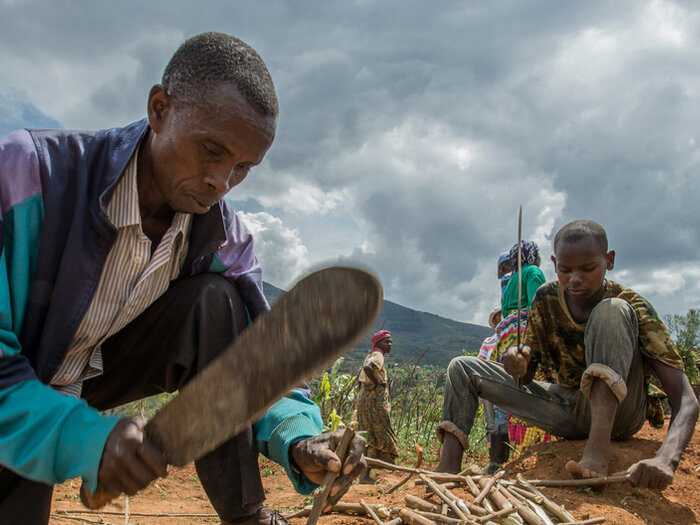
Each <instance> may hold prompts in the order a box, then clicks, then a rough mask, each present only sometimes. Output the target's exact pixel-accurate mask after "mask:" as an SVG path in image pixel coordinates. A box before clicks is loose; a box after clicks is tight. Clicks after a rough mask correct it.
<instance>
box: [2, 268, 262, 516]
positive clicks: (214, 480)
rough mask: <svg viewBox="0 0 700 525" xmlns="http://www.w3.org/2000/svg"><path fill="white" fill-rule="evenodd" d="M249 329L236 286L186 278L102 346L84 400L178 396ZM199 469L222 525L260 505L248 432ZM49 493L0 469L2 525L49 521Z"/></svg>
mask: <svg viewBox="0 0 700 525" xmlns="http://www.w3.org/2000/svg"><path fill="white" fill-rule="evenodd" d="M247 325H248V316H247V314H246V310H245V307H244V305H243V302H242V300H241V298H240V296H239V295H238V291H237V290H236V287H235V285H234V284H233V283H232V282H231V281H229V280H228V279H226V278H224V277H222V276H220V275H215V274H202V275H198V276H195V277H190V278H188V279H184V280H182V281H180V282H178V283H176V284H174V285H173V286H171V288H170V289H169V290H168V291H167V292H166V293H165V294H164V295H163V296H162V297H161V298H160V299H158V300H157V301H156V302H155V303H153V304H152V305H151V306H150V307H149V308H148V309H146V310H145V311H144V312H143V313H142V314H141V315H140V316H139V317H138V318H136V319H135V320H134V321H132V322H131V323H130V324H129V325H127V326H126V327H124V328H123V329H122V330H121V331H120V332H119V333H117V334H115V335H114V336H113V337H111V338H110V339H108V340H107V341H105V343H104V344H103V345H102V359H103V363H104V373H103V374H102V375H101V376H99V377H96V378H94V379H90V380H88V381H86V382H85V383H84V385H83V393H82V396H83V398H85V400H86V401H87V402H88V403H89V404H90V405H91V406H93V407H95V408H97V409H99V410H106V409H108V408H114V407H116V406H119V405H122V404H124V403H128V402H130V401H134V400H137V399H141V398H144V397H147V396H151V395H155V394H159V393H161V392H174V391H175V390H177V389H178V388H180V387H182V386H183V385H184V384H185V383H187V381H189V380H190V379H191V378H192V377H194V375H195V374H197V372H198V371H200V370H202V369H203V368H204V367H205V366H206V365H207V364H208V363H209V362H210V361H212V360H213V359H214V358H215V357H216V356H217V355H219V353H220V352H221V351H222V350H223V349H224V348H226V346H227V345H228V344H229V343H231V341H233V340H234V339H235V337H236V335H237V334H238V333H240V331H241V330H243V329H244V328H245V327H246V326H247ZM232 380H235V378H232ZM195 467H196V469H197V474H198V475H199V479H200V480H201V482H202V485H203V486H204V490H205V491H206V493H207V496H208V497H209V499H210V501H211V503H212V505H213V506H214V509H215V510H216V512H217V513H218V514H219V516H220V518H221V519H222V520H223V521H229V522H232V521H235V520H238V519H241V518H243V517H245V516H249V515H251V514H253V513H255V512H256V511H257V510H258V509H259V508H260V506H261V505H262V502H263V501H264V499H265V495H264V491H263V487H262V482H261V480H260V471H259V468H258V451H257V445H256V443H255V440H254V438H253V433H252V430H251V429H250V428H248V429H247V430H245V431H243V432H242V433H240V434H239V435H237V436H235V437H234V438H232V439H231V440H230V441H228V442H226V443H224V444H223V445H222V446H220V447H219V448H217V449H216V450H214V451H212V452H210V453H209V454H207V455H206V456H204V457H203V458H201V459H199V460H198V461H196V462H195ZM52 492H53V487H51V486H50V485H45V484H43V483H37V482H33V481H30V480H27V479H24V478H21V477H19V476H17V475H15V474H14V473H12V472H11V471H9V470H7V469H2V467H0V523H2V524H3V525H15V524H17V525H44V524H46V523H48V520H49V514H50V509H51V496H52ZM76 493H77V489H76Z"/></svg>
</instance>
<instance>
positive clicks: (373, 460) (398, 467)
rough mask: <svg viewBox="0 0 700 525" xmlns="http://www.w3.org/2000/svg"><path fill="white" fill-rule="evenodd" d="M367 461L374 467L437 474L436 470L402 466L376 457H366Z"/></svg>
mask: <svg viewBox="0 0 700 525" xmlns="http://www.w3.org/2000/svg"><path fill="white" fill-rule="evenodd" d="M365 461H366V462H367V466H368V467H372V468H383V469H385V470H398V471H399V472H412V473H413V474H425V475H427V476H429V475H431V474H435V472H432V471H430V470H424V469H422V468H411V467H402V466H401V465H394V464H393V463H387V462H386V461H382V460H381V459H376V458H367V457H366V458H365Z"/></svg>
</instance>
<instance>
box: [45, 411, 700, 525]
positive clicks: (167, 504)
mask: <svg viewBox="0 0 700 525" xmlns="http://www.w3.org/2000/svg"><path fill="white" fill-rule="evenodd" d="M667 424H668V423H667ZM698 426H699V427H700V424H699V425H698ZM665 435H666V429H663V430H656V429H653V428H651V427H649V426H645V427H644V428H643V429H642V430H641V431H640V432H639V433H638V434H637V435H636V436H635V437H634V438H633V439H631V440H629V441H626V442H621V443H614V444H613V455H614V459H613V464H612V470H611V472H615V471H618V470H623V469H625V468H627V467H628V466H629V465H631V464H632V463H634V462H636V461H638V460H640V459H642V458H645V457H650V456H653V455H654V453H655V452H656V450H657V448H658V447H659V444H660V443H661V441H662V439H663V438H664V436H665ZM583 444H584V442H583V441H561V442H557V443H551V444H540V445H537V446H535V447H532V448H531V449H530V450H529V451H528V452H526V453H525V454H524V455H523V456H521V457H519V458H517V459H514V460H512V461H511V462H510V463H509V464H508V465H507V467H508V468H509V469H511V470H512V471H514V472H523V473H524V474H525V477H527V478H530V479H566V478H568V476H567V475H566V474H565V472H564V469H563V466H564V464H565V463H566V461H567V460H569V459H578V458H579V457H580V455H581V451H582V450H583ZM477 459H480V460H481V462H482V463H483V458H477ZM260 466H261V469H262V474H263V484H264V486H265V492H266V494H267V503H268V505H270V506H271V507H273V508H276V509H278V510H280V511H281V512H282V513H286V512H291V511H294V510H297V509H299V508H301V507H303V506H304V505H307V504H310V503H311V499H310V498H308V497H307V498H305V497H304V496H302V495H299V494H297V493H295V492H294V490H293V488H292V486H291V484H290V482H289V481H288V480H287V478H286V476H285V474H284V472H283V471H282V469H281V468H280V467H279V466H277V465H275V464H273V463H271V462H269V461H267V460H261V463H260ZM374 473H375V474H376V475H377V477H378V478H379V479H380V483H379V484H377V485H358V484H355V485H353V486H352V487H351V488H350V491H349V492H348V493H347V494H346V495H345V496H344V497H343V500H342V501H346V502H359V500H360V498H363V499H364V500H365V501H366V502H367V503H382V504H384V505H385V506H387V507H389V506H392V505H396V506H403V497H404V494H406V493H412V494H415V495H419V496H423V495H424V491H423V488H422V487H416V486H414V484H413V482H409V483H408V484H407V485H404V487H402V488H401V489H399V490H398V491H397V492H395V493H394V494H391V495H388V496H384V495H383V494H382V491H383V490H387V489H388V488H389V487H390V486H391V485H393V484H394V483H395V482H396V481H398V480H400V479H401V478H402V477H403V474H401V473H390V472H387V471H374ZM699 478H700V433H698V432H697V427H696V432H695V435H694V436H693V439H692V441H691V442H690V444H689V445H688V448H687V449H686V451H685V454H684V455H683V458H682V460H681V464H680V466H679V467H678V470H677V472H676V476H675V478H674V482H673V485H672V486H670V487H669V488H667V489H666V490H664V491H663V492H661V493H657V492H652V491H648V490H637V489H635V488H633V487H631V486H629V485H627V484H619V485H613V486H609V487H607V488H606V490H605V491H604V492H603V493H593V492H591V491H590V490H581V489H571V488H567V489H556V488H543V489H541V490H542V492H543V493H544V494H545V495H547V496H548V497H549V498H551V499H552V500H554V501H556V502H557V503H559V504H561V505H564V506H565V507H566V509H567V510H568V511H569V512H570V513H571V514H573V515H574V517H576V518H577V519H580V520H583V519H588V518H593V517H598V516H605V517H606V518H607V520H608V521H607V523H611V524H615V525H637V524H653V525H687V524H690V523H699V521H698V520H700V490H698V487H699V486H700V479H699ZM78 488H79V483H78V481H77V480H74V481H69V482H66V483H63V484H62V485H60V486H57V487H56V490H55V491H54V504H53V508H52V516H51V521H50V523H51V525H75V524H77V523H100V524H106V525H109V524H115V525H116V524H124V523H126V521H125V513H124V511H125V508H126V504H125V498H124V497H121V498H120V499H119V500H117V501H116V502H115V503H114V504H112V505H110V506H109V507H107V508H106V509H105V510H107V511H111V512H114V514H107V513H104V512H103V513H99V512H98V513H91V514H83V513H80V514H78V513H77V512H76V511H79V510H84V509H83V507H82V506H81V504H80V501H79V500H78V498H77V494H78ZM455 493H456V494H459V495H461V494H463V493H462V492H461V491H460V489H455ZM129 511H130V517H129V521H128V523H131V524H133V525H135V524H138V525H164V524H173V525H185V524H195V523H218V520H217V519H216V518H215V517H210V516H191V517H175V516H173V514H178V513H179V514H213V510H212V508H211V506H210V505H209V501H208V500H207V498H206V496H205V494H204V492H203V490H202V487H201V485H200V483H199V480H198V479H197V476H196V473H195V470H194V467H193V466H192V465H189V466H188V467H186V468H184V469H176V470H174V471H173V472H172V473H171V474H170V476H169V477H168V478H165V479H161V480H159V481H158V482H157V483H155V484H153V485H151V486H150V487H149V488H148V489H146V490H144V491H143V493H141V494H139V495H137V496H134V497H132V498H129ZM62 512H69V513H70V516H71V517H69V516H66V515H62ZM137 512H140V513H149V514H166V516H161V517H158V516H139V515H134V514H133V513H137ZM291 523H292V525H305V523H306V518H299V519H293V520H291ZM370 523H373V522H371V521H370V520H369V519H365V518H361V517H352V516H342V515H324V516H322V517H321V519H320V520H319V524H320V525H369V524H370Z"/></svg>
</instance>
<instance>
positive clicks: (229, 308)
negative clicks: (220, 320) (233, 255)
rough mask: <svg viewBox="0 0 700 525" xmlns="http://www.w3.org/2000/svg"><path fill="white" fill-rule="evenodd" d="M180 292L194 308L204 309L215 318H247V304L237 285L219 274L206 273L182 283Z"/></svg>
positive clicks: (179, 284)
mask: <svg viewBox="0 0 700 525" xmlns="http://www.w3.org/2000/svg"><path fill="white" fill-rule="evenodd" d="M178 286H179V287H182V288H183V290H182V291H181V292H180V293H182V294H183V295H184V296H185V297H183V298H182V299H184V300H185V301H187V302H189V303H190V304H191V305H192V306H193V307H203V308H205V309H206V311H207V312H208V314H210V315H213V316H219V315H223V316H226V317H230V316H231V315H235V316H239V317H240V316H242V317H246V318H247V314H246V310H245V304H244V303H243V300H242V299H241V296H240V294H239V293H238V288H237V287H236V285H235V283H233V282H232V281H231V280H229V279H227V278H226V277H223V276H221V275H218V274H213V273H204V274H200V275H195V276H193V277H189V278H187V279H184V280H183V281H180V283H178Z"/></svg>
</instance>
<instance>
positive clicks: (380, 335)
mask: <svg viewBox="0 0 700 525" xmlns="http://www.w3.org/2000/svg"><path fill="white" fill-rule="evenodd" d="M389 337H391V332H390V331H389V330H379V332H377V333H376V334H374V335H373V336H372V345H374V346H377V343H378V342H380V341H383V340H384V339H387V338H389Z"/></svg>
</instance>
